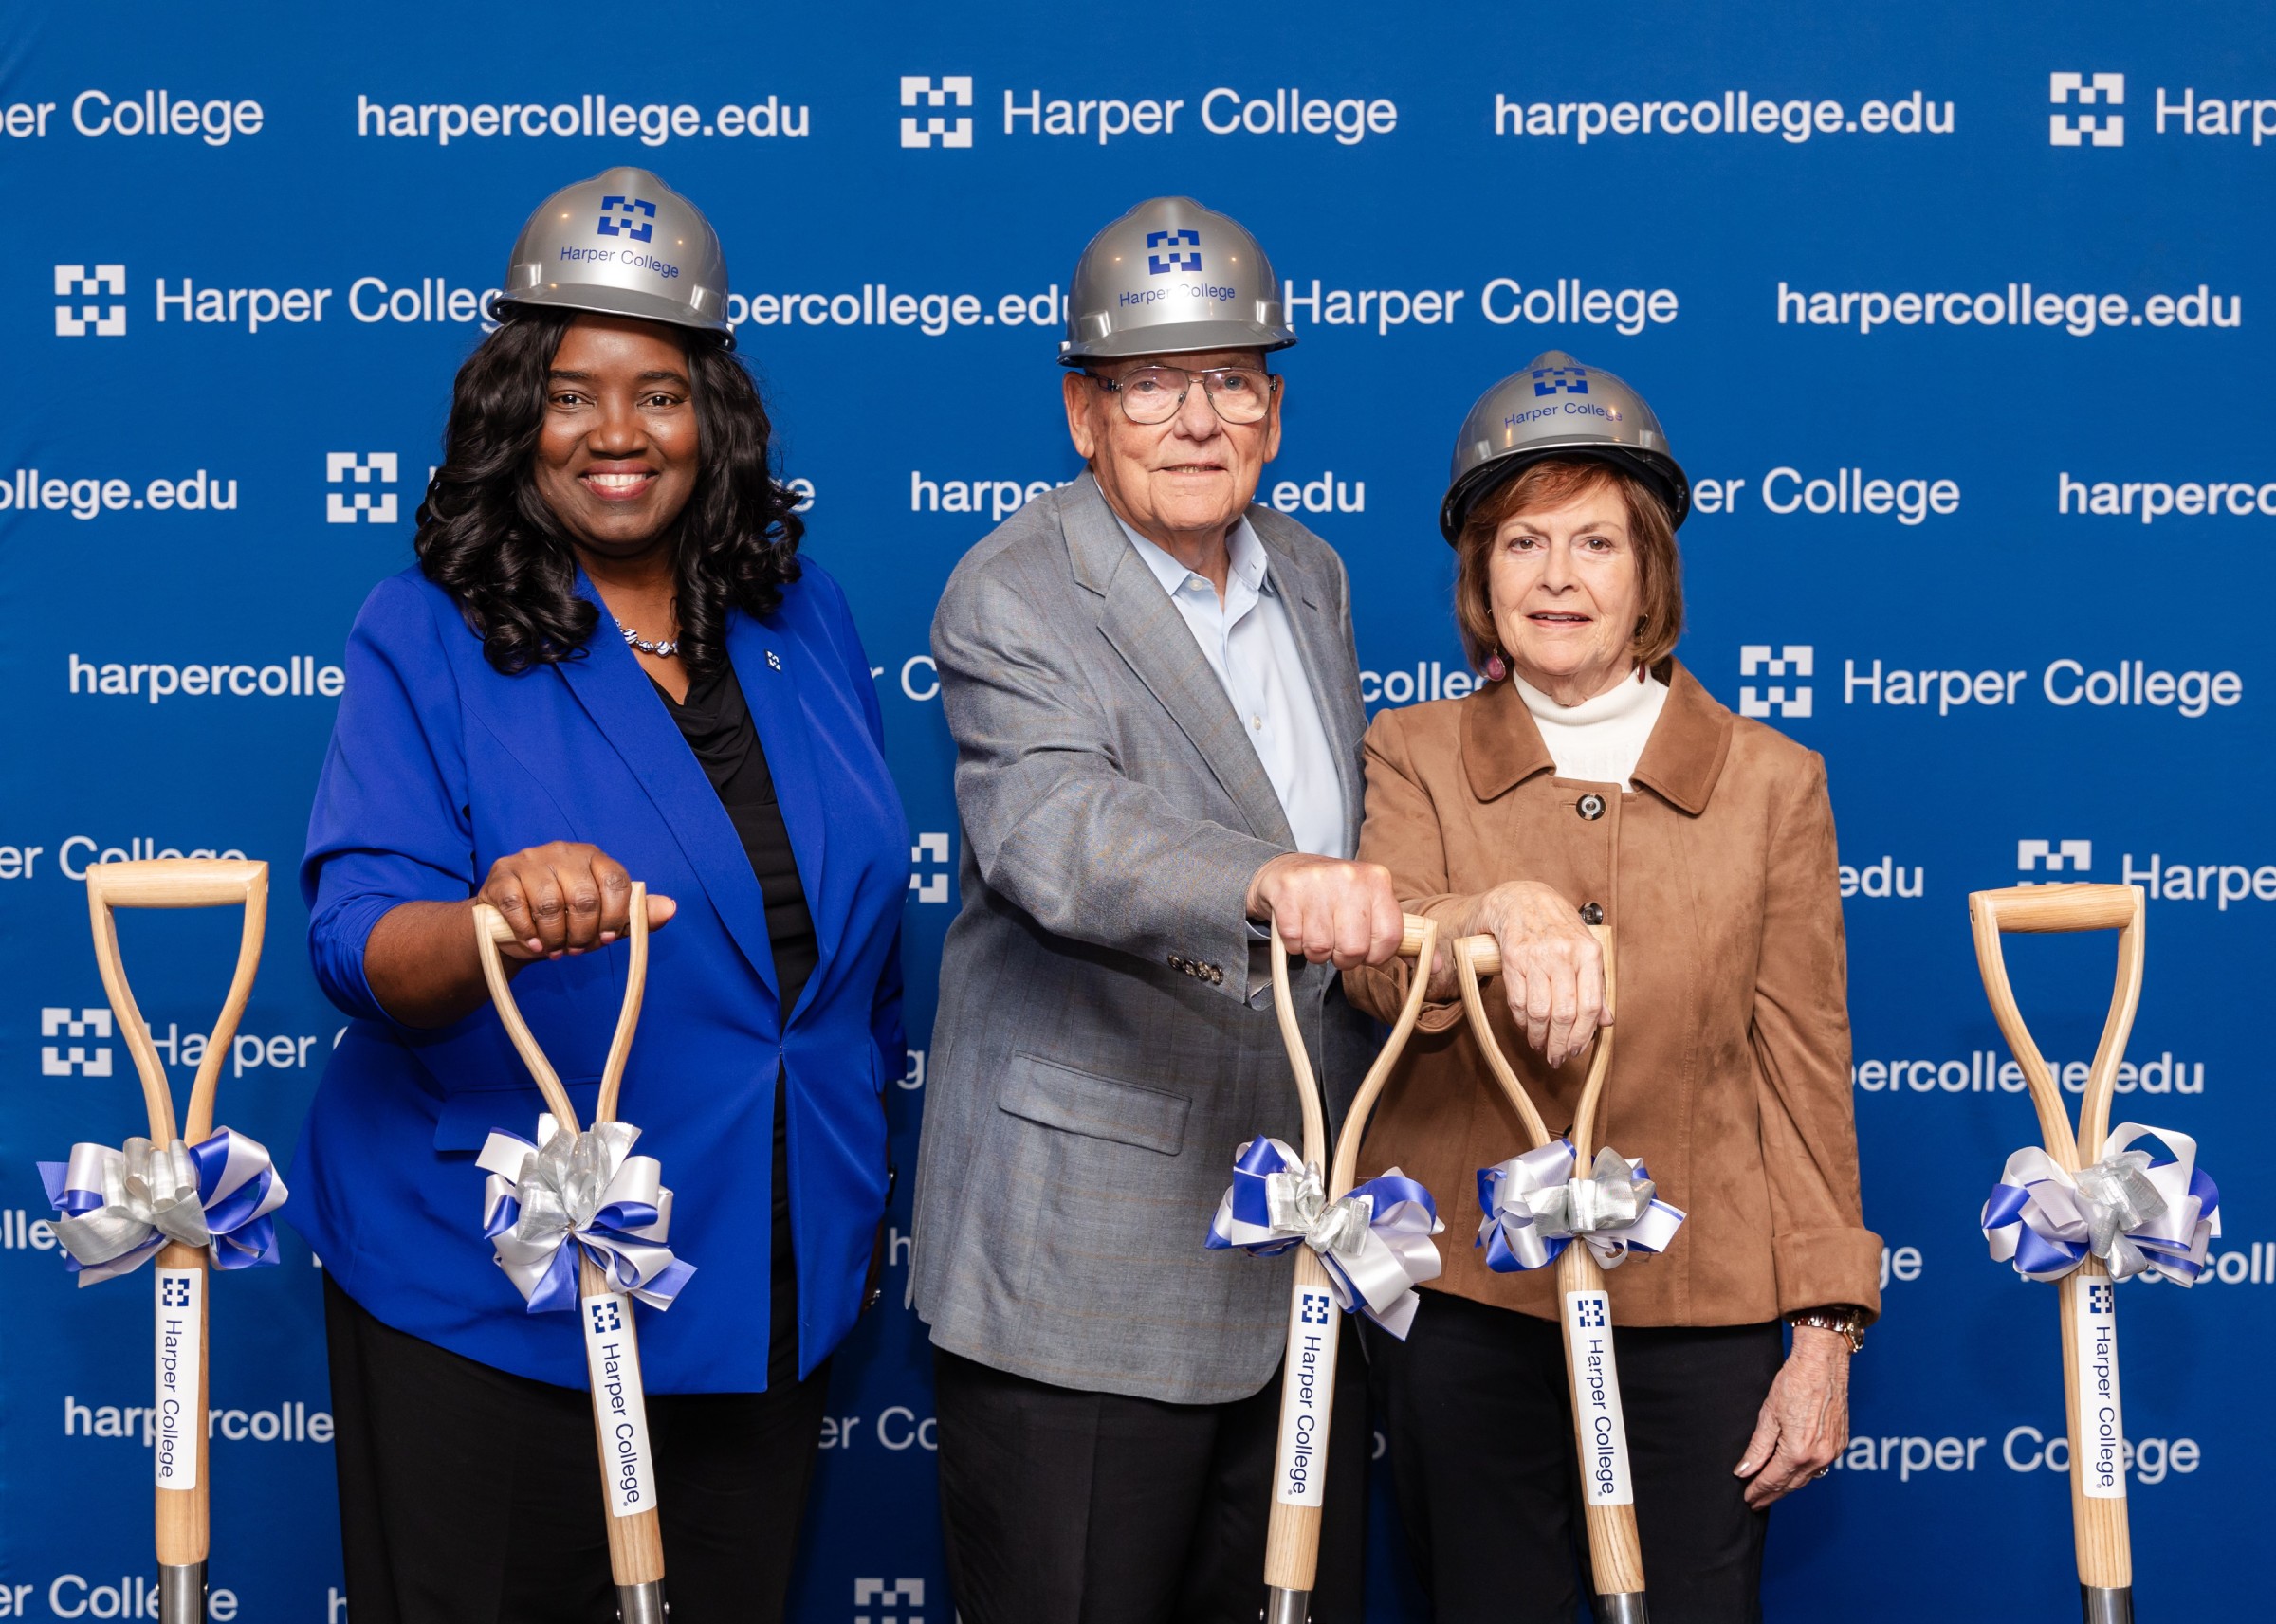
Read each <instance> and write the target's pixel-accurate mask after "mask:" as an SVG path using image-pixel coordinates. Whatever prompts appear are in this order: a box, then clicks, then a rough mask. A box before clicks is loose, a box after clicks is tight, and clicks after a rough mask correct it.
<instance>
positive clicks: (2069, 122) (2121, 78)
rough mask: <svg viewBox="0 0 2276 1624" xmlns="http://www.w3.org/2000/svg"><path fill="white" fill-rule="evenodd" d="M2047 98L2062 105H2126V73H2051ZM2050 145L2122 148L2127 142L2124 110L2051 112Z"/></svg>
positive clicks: (2048, 126) (2048, 116)
mask: <svg viewBox="0 0 2276 1624" xmlns="http://www.w3.org/2000/svg"><path fill="white" fill-rule="evenodd" d="M2047 100H2049V101H2051V102H2053V103H2054V104H2055V105H2056V106H2058V107H2065V106H2070V105H2073V104H2075V105H2077V106H2081V107H2122V106H2124V105H2125V100H2126V76H2125V75H2124V74H2122V73H2095V74H2085V73H2050V74H2048V75H2047ZM2125 144H2126V116H2125V115H2124V114H2123V113H2049V114H2048V115H2047V145H2048V146H2050V147H2077V146H2087V145H2092V146H2097V147H2122V146H2124V145H2125Z"/></svg>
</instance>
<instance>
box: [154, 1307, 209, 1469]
mask: <svg viewBox="0 0 2276 1624" xmlns="http://www.w3.org/2000/svg"><path fill="white" fill-rule="evenodd" d="M156 1272H157V1277H158V1283H157V1293H158V1318H157V1341H156V1355H157V1377H158V1389H157V1415H156V1438H155V1442H156V1449H155V1450H154V1451H152V1456H153V1460H154V1462H155V1469H156V1480H157V1485H158V1487H160V1488H184V1489H187V1488H195V1487H197V1457H198V1456H199V1455H201V1454H202V1453H204V1452H205V1451H203V1450H202V1449H201V1448H199V1446H200V1445H201V1444H203V1443H204V1442H205V1430H206V1425H205V1423H206V1418H205V1417H204V1416H203V1415H201V1414H198V1402H197V1373H198V1372H199V1371H200V1370H202V1369H204V1368H205V1346H206V1271H205V1270H204V1269H202V1268H161V1269H159V1270H157V1271H156Z"/></svg>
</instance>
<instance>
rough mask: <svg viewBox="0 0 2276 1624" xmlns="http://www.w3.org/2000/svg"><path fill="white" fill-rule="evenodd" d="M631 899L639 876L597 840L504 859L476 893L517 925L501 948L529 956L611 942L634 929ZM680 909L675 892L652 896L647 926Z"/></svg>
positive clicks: (479, 899)
mask: <svg viewBox="0 0 2276 1624" xmlns="http://www.w3.org/2000/svg"><path fill="white" fill-rule="evenodd" d="M632 899H633V877H632V876H631V875H630V874H628V873H626V872H625V871H624V865H623V864H621V863H619V862H617V861H616V859H615V858H614V857H611V856H610V855H609V854H608V853H607V852H605V851H603V850H601V848H599V847H597V846H587V845H584V844H583V843H581V842H578V841H570V840H557V841H554V842H552V843H550V844H549V845H545V846H532V847H529V848H526V849H525V850H522V851H517V852H515V853H514V854H513V855H512V856H510V857H501V858H499V859H498V861H497V862H495V863H493V864H491V865H490V877H489V878H488V879H486V880H485V881H484V882H483V883H482V889H481V890H479V891H477V892H475V893H474V900H475V901H476V902H478V903H489V904H490V906H492V907H494V908H496V909H497V910H498V912H499V913H500V914H501V915H503V916H504V917H505V922H506V923H507V924H509V925H511V926H512V927H513V931H514V940H512V941H510V942H505V943H501V944H500V947H499V951H500V952H501V953H503V954H505V957H506V958H520V959H525V960H526V959H531V958H560V957H561V956H562V955H564V954H576V953H588V952H590V951H592V950H593V949H594V948H597V947H606V946H608V945H609V944H610V943H611V942H613V941H615V940H617V939H618V938H619V937H621V936H623V935H624V933H625V931H626V930H627V929H628V928H629V927H630V923H631V910H632ZM677 911H678V904H677V903H674V902H673V901H672V900H671V899H670V897H651V898H649V899H648V927H649V929H651V930H654V929H655V928H656V927H657V926H659V925H661V924H663V923H664V922H665V921H668V920H670V918H671V916H672V915H673V914H674V913H675V912H677Z"/></svg>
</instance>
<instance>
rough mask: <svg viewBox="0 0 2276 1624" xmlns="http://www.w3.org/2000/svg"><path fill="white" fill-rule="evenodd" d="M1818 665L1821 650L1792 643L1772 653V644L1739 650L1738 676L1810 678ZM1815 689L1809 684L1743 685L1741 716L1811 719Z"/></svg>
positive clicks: (1807, 645) (1813, 646) (1739, 648)
mask: <svg viewBox="0 0 2276 1624" xmlns="http://www.w3.org/2000/svg"><path fill="white" fill-rule="evenodd" d="M1816 666H1817V647H1816V645H1814V644H1809V643H1788V644H1784V645H1782V646H1781V647H1780V648H1779V649H1778V651H1777V652H1776V653H1775V654H1773V653H1771V646H1770V645H1769V644H1768V643H1742V644H1740V645H1739V647H1738V674H1739V675H1740V676H1742V677H1807V676H1809V675H1810V674H1811V673H1812V671H1813V670H1814V669H1815V667H1816ZM1810 694H1811V689H1810V688H1809V686H1808V684H1805V683H1781V684H1772V685H1771V686H1768V687H1756V686H1755V685H1754V684H1752V683H1748V684H1742V685H1741V686H1740V688H1739V690H1738V714H1739V715H1741V716H1808V715H1809V713H1810Z"/></svg>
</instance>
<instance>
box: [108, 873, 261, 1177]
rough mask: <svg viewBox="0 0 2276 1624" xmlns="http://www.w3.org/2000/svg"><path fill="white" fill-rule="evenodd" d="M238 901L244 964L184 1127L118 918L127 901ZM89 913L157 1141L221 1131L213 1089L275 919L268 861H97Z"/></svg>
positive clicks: (182, 904) (141, 904)
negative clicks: (131, 976)
mask: <svg viewBox="0 0 2276 1624" xmlns="http://www.w3.org/2000/svg"><path fill="white" fill-rule="evenodd" d="M231 904H235V905H237V906H241V907H243V908H244V909H245V928H244V930H243V932H242V934H241V935H240V936H239V937H238V940H237V969H236V973H235V974H234V975H232V976H230V977H229V996H228V997H226V998H224V999H223V1000H222V1004H221V1013H220V1014H219V1015H218V1016H216V1017H215V1018H214V1022H213V1031H212V1032H211V1034H210V1035H209V1036H208V1037H207V1039H206V1052H205V1055H204V1057H203V1058H202V1059H200V1060H199V1061H198V1064H197V1073H196V1076H195V1077H194V1078H193V1081H192V1082H191V1085H190V1106H189V1110H188V1111H187V1113H186V1114H185V1115H184V1117H183V1120H182V1125H181V1128H180V1131H179V1132H178V1133H177V1132H176V1131H175V1128H174V1092H173V1090H172V1089H171V1088H170V1087H168V1086H167V1083H166V1067H165V1065H164V1064H163V1063H162V1062H161V1061H160V1060H159V1059H158V1051H157V1049H156V1046H154V1045H153V1044H152V1043H151V1041H150V1028H149V1027H148V1026H147V1025H146V1024H145V1023H144V1021H143V1019H142V1012H141V1010H140V1009H139V1008H138V1007H137V1005H136V1003H135V994H134V990H133V989H132V988H131V987H129V986H128V985H127V984H126V969H125V966H124V965H123V964H122V963H121V962H120V959H119V925H118V921H116V920H115V919H114V918H113V917H112V914H113V911H114V910H115V909H119V908H214V907H227V906H229V905H231ZM87 915H88V919H89V922H90V923H92V925H93V926H94V930H95V964H96V967H97V968H98V969H99V970H101V973H102V990H103V991H104V992H105V993H106V994H109V995H110V1000H111V1011H112V1013H114V1014H116V1015H117V1016H118V1017H119V1036H120V1037H122V1038H124V1039H125V1040H126V1049H127V1052H128V1053H129V1054H131V1055H133V1056H134V1057H135V1071H136V1074H137V1075H138V1076H139V1077H140V1078H141V1080H142V1099H143V1103H144V1104H145V1105H147V1106H148V1108H149V1112H150V1138H151V1141H152V1142H153V1143H155V1144H158V1145H161V1146H162V1145H169V1144H172V1143H173V1142H174V1140H175V1139H177V1138H179V1139H183V1140H188V1141H189V1142H190V1143H192V1144H195V1143H196V1142H197V1141H198V1140H202V1139H205V1138H206V1137H207V1136H209V1135H210V1134H211V1133H212V1131H213V1090H214V1088H215V1086H216V1085H218V1084H219V1082H220V1080H221V1067H222V1062H224V1061H225V1060H227V1059H228V1058H229V1050H230V1046H231V1043H232V1041H233V1040H234V1039H235V1038H236V1036H237V1022H238V1021H239V1019H240V1018H242V1017H243V1015H244V1014H245V1005H246V1000H247V999H248V998H250V997H251V996H252V994H253V976H254V974H255V973H256V972H258V971H259V970H260V968H261V937H262V932H263V930H264V928H265V927H266V924H267V922H268V865H267V864H266V863H258V862H254V861H251V860H249V859H247V858H242V857H159V858H153V859H151V860H150V861H148V862H142V863H97V864H95V865H93V866H92V867H89V868H88V869H87Z"/></svg>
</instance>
